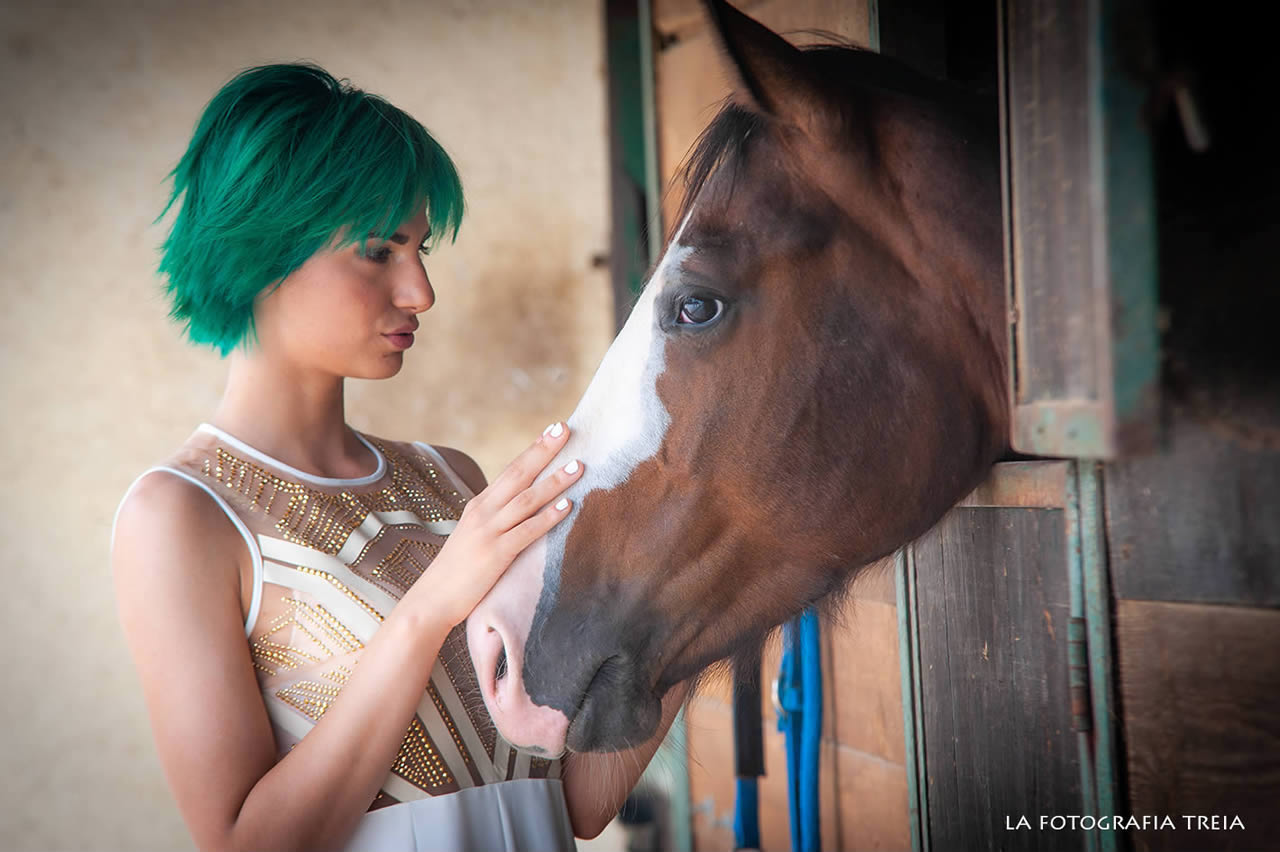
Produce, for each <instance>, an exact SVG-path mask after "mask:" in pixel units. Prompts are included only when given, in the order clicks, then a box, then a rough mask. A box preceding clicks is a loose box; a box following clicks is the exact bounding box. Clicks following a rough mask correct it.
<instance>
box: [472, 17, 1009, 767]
mask: <svg viewBox="0 0 1280 852" xmlns="http://www.w3.org/2000/svg"><path fill="white" fill-rule="evenodd" d="M710 8H711V12H712V18H713V19H714V21H715V24H716V29H717V31H718V33H719V35H720V38H721V41H722V44H723V46H724V48H725V53H726V54H727V56H728V57H729V60H730V62H731V64H732V65H733V67H734V69H735V70H736V73H737V76H738V79H739V81H740V83H741V86H740V92H739V93H738V95H737V96H736V97H735V98H734V100H733V101H732V102H731V103H730V104H729V105H727V106H726V107H724V108H723V109H722V110H721V112H720V114H719V115H718V116H717V117H716V119H715V120H714V121H713V122H712V124H711V125H710V126H709V127H708V128H707V130H706V131H705V132H704V134H703V136H702V137H701V139H700V140H699V142H698V144H697V146H696V148H695V149H694V150H693V152H692V153H691V155H690V159H689V164H688V166H687V169H686V180H687V185H688V191H687V195H686V200H685V203H684V210H683V211H682V212H681V215H680V218H679V221H678V223H677V226H676V229H675V233H674V234H673V235H672V237H671V239H670V241H669V243H668V245H667V248H666V251H665V254H664V256H663V257H662V259H661V261H660V262H659V263H658V265H657V267H656V269H655V270H654V272H653V274H652V276H651V277H650V280H649V282H648V284H647V285H646V287H645V289H644V292H643V294H642V295H641V296H640V298H639V301H638V303H637V304H636V306H635V308H634V310H633V311H632V313H631V315H630V318H629V319H628V321H627V323H626V325H625V326H624V327H623V329H622V331H621V332H620V334H619V335H618V338H617V340H616V341H615V342H614V344H613V346H612V347H611V348H610V350H609V352H608V353H607V355H606V356H605V359H604V361H603V363H602V364H601V366H600V369H599V371H598V372H597V374H596V376H595V378H594V379H593V380H592V383H591V385H590V386H589V388H588V389H587V392H586V394H585V395H584V397H583V399H582V401H581V403H580V404H579V406H578V408H577V410H576V411H575V412H574V414H573V416H572V417H571V418H570V420H569V423H570V425H571V426H572V427H573V429H574V436H573V438H572V439H571V441H570V443H569V445H568V446H567V447H566V449H565V450H564V453H563V456H562V457H563V458H564V459H566V460H567V458H569V457H576V458H581V459H583V460H584V461H585V463H586V473H585V475H584V477H583V479H582V480H581V481H580V482H579V483H577V484H576V485H575V486H574V490H573V491H572V492H571V493H570V496H572V497H573V498H574V499H575V508H574V510H573V512H572V514H571V516H570V517H569V518H568V519H567V520H565V521H563V522H562V523H561V524H560V525H559V526H558V527H556V528H555V529H554V530H553V531H552V532H551V534H549V535H548V536H547V537H546V538H544V539H543V540H541V541H539V542H537V543H536V544H535V545H533V546H532V547H530V548H529V549H528V550H527V551H526V552H525V553H524V554H522V555H521V557H520V558H519V559H518V560H517V562H516V563H515V565H513V566H512V568H511V570H510V571H509V572H508V573H507V574H506V575H505V576H504V577H503V578H502V579H501V580H500V581H499V583H498V584H497V585H496V586H495V587H494V589H493V590H492V592H491V593H490V594H489V595H488V597H486V598H485V600H484V601H482V602H481V604H480V606H479V607H478V608H477V609H476V610H475V612H474V613H473V614H472V616H471V618H470V619H469V620H468V638H469V641H470V647H471V654H472V659H473V661H474V663H475V667H476V671H477V674H478V675H479V678H480V683H481V689H482V692H483V694H484V698H485V701H486V703H487V704H488V707H489V711H490V713H491V714H492V716H493V718H494V720H495V722H496V723H497V725H498V728H499V730H500V731H501V732H502V733H503V735H504V736H505V737H506V738H507V739H508V740H510V741H511V742H512V743H513V744H515V745H517V746H518V747H523V748H526V749H529V750H533V751H537V752H545V753H553V754H554V753H559V752H561V751H562V750H564V748H565V747H566V746H567V747H569V748H571V749H573V750H579V751H584V750H606V751H607V750H615V749H620V748H624V747H627V746H629V745H633V744H636V743H638V742H641V741H643V740H645V739H646V738H648V737H649V736H651V735H652V733H653V731H654V728H655V726H656V724H657V721H658V718H659V706H660V699H661V697H662V696H663V695H664V694H665V692H666V691H667V690H668V689H669V688H670V687H672V686H673V685H674V684H676V683H678V682H680V681H682V680H684V679H686V678H689V677H691V676H693V675H696V674H697V673H698V672H700V671H701V670H703V669H704V668H706V667H707V666H708V665H710V664H711V663H713V662H715V661H717V660H720V659H722V658H724V657H726V656H727V655H729V654H731V653H733V652H734V651H735V649H737V648H740V647H742V646H743V645H744V644H746V643H751V642H756V641H759V640H760V639H761V638H763V636H764V635H765V634H767V633H768V631H770V630H771V629H772V628H774V627H775V626H777V625H778V624H780V623H781V622H782V621H784V620H786V619H787V618H788V617H790V616H793V615H795V614H796V613H798V612H799V611H800V610H802V609H803V608H804V607H806V606H808V605H810V604H812V603H814V602H815V601H818V600H819V599H820V598H822V597H823V596H825V595H827V594H828V593H829V592H831V591H833V590H835V589H837V588H839V587H841V586H842V585H843V584H845V583H846V582H847V581H848V580H849V579H850V578H851V577H852V575H853V574H854V573H855V572H856V570H857V569H858V568H859V567H860V566H863V565H865V564H867V563H868V562H871V561H873V560H876V559H878V558H880V557H882V556H884V555H886V554H888V553H891V552H892V551H893V550H894V549H896V548H897V547H899V546H900V545H902V544H903V543H905V542H907V541H909V540H911V539H912V538H914V537H916V536H918V535H920V534H921V533H923V532H924V531H925V530H927V529H928V528H929V527H930V526H931V525H932V524H933V523H934V522H936V521H937V520H938V518H939V517H941V515H942V514H943V513H944V512H945V511H946V510H947V509H948V508H949V507H950V506H951V505H952V504H954V503H955V502H956V501H957V500H958V499H959V498H961V497H962V496H964V495H965V493H967V492H968V491H969V490H970V489H972V488H973V487H974V486H975V485H976V484H977V483H978V482H979V481H980V480H981V479H982V477H983V476H984V474H985V473H986V471H987V469H988V468H989V467H990V465H991V463H992V462H993V461H994V460H995V459H996V458H997V457H998V456H999V454H1000V453H1001V452H1002V450H1003V449H1004V447H1005V435H1006V433H1007V421H1008V414H1007V400H1006V377H1005V369H1006V368H1005V351H1004V350H1005V334H1006V332H1005V318H1004V300H1003V295H1002V267H1001V239H1000V233H1001V231H1000V179H999V172H998V168H997V164H998V163H997V149H996V145H995V126H994V125H995V122H994V121H993V116H991V115H990V114H989V113H988V112H985V111H983V110H980V109H974V108H972V107H971V106H970V105H969V101H968V100H967V99H966V98H965V97H963V96H961V95H959V94H958V93H956V92H953V91H951V90H949V89H948V88H946V87H945V86H943V85H942V84H938V83H935V82H933V81H929V80H926V79H923V78H921V77H919V76H917V75H915V74H913V73H912V72H910V71H908V70H907V69H905V68H903V67H901V66H899V65H898V64H896V63H895V62H893V61H892V60H889V59H887V58H884V57H881V56H878V55H876V54H873V53H868V52H864V51H860V50H855V49H852V48H833V47H824V48H816V49H806V50H800V49H797V48H794V47H792V46H791V45H790V44H789V43H787V42H786V41H785V40H783V39H782V38H780V37H779V36H777V35H775V34H774V33H772V32H770V31H769V30H768V29H766V28H764V27H763V26H761V25H760V24H758V23H757V22H755V21H754V20H752V19H750V18H748V17H747V16H745V15H743V14H741V13H740V12H737V11H736V10H734V9H732V8H731V7H729V6H727V5H726V4H724V3H721V2H715V3H712V4H711V7H710ZM503 660H510V661H511V665H509V666H505V665H502V661H503Z"/></svg>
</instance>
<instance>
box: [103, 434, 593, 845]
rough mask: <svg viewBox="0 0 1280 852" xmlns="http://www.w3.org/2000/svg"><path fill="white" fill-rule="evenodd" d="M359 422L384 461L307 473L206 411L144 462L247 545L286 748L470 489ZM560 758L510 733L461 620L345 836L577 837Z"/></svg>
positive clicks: (273, 705) (260, 669) (360, 839)
mask: <svg viewBox="0 0 1280 852" xmlns="http://www.w3.org/2000/svg"><path fill="white" fill-rule="evenodd" d="M356 434H357V436H358V437H359V438H360V440H361V441H362V442H364V444H365V445H366V446H368V447H369V449H370V450H371V451H372V452H373V454H374V456H375V457H376V458H377V468H376V469H375V470H374V471H373V473H371V474H369V475H367V476H364V477H360V478H357V479H329V478H324V477H317V476H313V475H310V474H307V473H305V472H303V471H300V470H297V469H294V468H291V467H289V466H288V465H285V464H284V463H282V462H279V461H277V460H275V459H272V458H271V457H269V456H267V455H265V454H263V453H261V452H259V451H257V450H255V449H253V448H252V447H250V446H248V445H246V444H244V443H243V442H241V441H239V440H237V439H236V438H234V437H233V436H231V435H228V434H226V433H225V432H223V431H221V430H219V429H217V428H215V427H213V426H210V425H208V424H202V425H201V426H200V427H199V428H198V429H197V430H196V432H195V433H194V434H193V435H192V436H191V437H190V438H189V439H188V440H187V442H186V443H185V444H184V445H183V446H182V448H181V449H180V450H179V451H178V453H177V454H176V455H175V456H173V457H172V458H171V459H170V460H169V461H168V463H166V464H165V465H162V466H160V467H156V468H152V469H151V470H148V471H147V472H146V473H144V474H143V476H147V475H156V474H155V473H154V472H155V471H166V472H167V473H168V474H169V475H176V476H179V477H182V478H183V479H185V480H187V481H189V482H191V483H193V484H194V485H196V486H198V487H199V488H201V489H203V490H204V491H205V492H206V493H208V494H209V495H210V497H211V498H212V499H213V500H214V501H215V502H216V503H217V504H218V505H219V506H220V507H221V508H222V510H223V511H224V512H226V514H227V516H228V517H229V518H230V519H231V521H232V522H233V523H234V524H235V526H236V528H237V529H238V530H239V531H240V534H241V535H242V536H243V538H244V540H245V542H246V544H247V546H248V548H249V553H250V556H251V557H252V560H253V567H254V583H253V598H252V605H251V606H250V609H249V613H248V617H247V619H246V624H245V632H246V636H247V637H248V642H249V648H250V652H251V655H252V659H253V665H254V668H255V670H256V672H257V676H258V684H259V686H260V687H261V690H262V699H263V702H264V703H265V704H266V708H267V713H268V715H269V716H270V718H271V723H272V727H273V729H274V731H275V736H276V746H277V750H278V753H279V755H280V756H281V757H283V755H284V754H286V753H287V752H288V751H289V749H290V748H291V747H292V746H293V745H294V744H295V743H296V742H298V741H299V740H300V739H302V738H303V737H304V736H306V734H307V732H308V731H309V730H311V728H312V726H314V725H315V723H316V721H317V720H319V718H320V717H321V716H323V715H324V713H325V710H327V709H328V707H329V704H330V702H332V701H333V700H334V698H336V697H337V696H338V694H339V693H341V691H342V688H343V685H344V684H345V683H346V681H347V678H348V677H350V675H351V670H352V667H353V666H355V665H356V664H357V662H358V660H359V658H360V653H361V650H362V649H363V648H364V645H365V643H367V642H368V641H369V638H370V637H371V636H372V635H373V634H374V631H376V630H377V629H378V625H379V624H380V623H381V622H382V620H383V619H384V618H385V617H386V616H387V614H388V613H389V612H390V611H391V609H392V608H393V607H394V606H395V604H396V602H397V601H398V600H399V599H400V597H401V595H403V594H404V592H405V591H407V590H408V588H409V586H410V585H412V583H413V581H414V580H415V579H417V577H418V576H419V575H420V574H421V573H422V571H423V570H424V569H425V568H426V566H427V565H429V564H430V562H431V560H432V559H433V558H434V557H435V555H436V554H437V553H438V552H439V551H440V548H441V547H442V546H443V544H444V541H445V538H446V536H448V534H449V533H450V532H451V531H452V530H453V528H454V526H455V525H456V523H457V519H458V517H459V516H460V515H461V513H462V507H463V506H464V505H465V504H466V501H467V499H469V497H470V496H471V492H470V491H469V490H468V489H467V487H466V485H465V484H464V483H463V482H462V480H461V479H460V478H459V477H458V476H457V475H456V474H455V473H454V471H453V470H452V469H451V468H450V467H449V465H448V464H447V463H446V462H445V461H444V459H443V458H442V457H441V456H440V455H439V453H437V452H436V451H435V450H434V449H433V448H432V447H430V446H429V445H427V444H422V443H415V444H405V443H397V442H392V441H384V440H381V439H378V438H373V437H370V436H365V435H360V434H359V433H356ZM141 478H142V477H139V479H141ZM126 496H127V495H126ZM560 769H561V766H560V762H559V761H552V760H544V759H541V758H538V757H532V756H530V755H527V754H524V753H521V752H518V751H516V749H514V748H513V747H512V746H511V745H510V744H509V743H507V742H506V741H505V740H504V739H503V738H502V736H501V735H499V734H498V732H497V730H496V728H495V727H494V725H493V722H492V720H491V719H490V718H489V716H488V714H487V713H486V712H485V710H484V704H483V702H482V701H481V700H480V698H479V692H478V690H477V685H476V678H475V672H474V670H473V668H472V666H471V658H470V655H469V654H468V652H467V641H466V635H465V631H464V630H463V628H462V626H459V627H457V628H455V629H454V630H453V631H452V632H451V633H450V634H449V637H448V638H447V639H446V640H445V643H444V646H443V647H442V648H441V650H440V654H439V656H438V657H437V659H436V663H435V667H434V669H433V670H432V672H431V681H430V684H429V685H428V687H427V690H426V692H425V693H424V694H423V696H422V700H421V702H420V703H419V704H418V708H417V712H416V713H415V715H414V718H413V720H412V721H411V723H410V725H409V728H408V730H407V731H406V732H405V736H404V741H403V743H402V744H401V747H400V752H399V754H398V756H397V757H396V759H395V762H394V764H393V765H392V767H391V771H390V772H389V773H388V775H387V778H386V781H384V782H383V785H382V789H381V791H380V792H379V793H378V796H377V798H376V799H375V800H374V801H373V803H372V804H371V806H370V809H369V812H368V813H367V814H365V816H364V817H363V818H362V819H361V822H360V824H359V826H358V828H357V829H356V832H355V835H354V836H353V837H352V838H351V840H350V841H349V843H348V848H349V849H353V850H356V849H358V850H370V852H372V850H381V849H386V850H397V852H408V850H415V852H416V850H450V852H463V850H484V852H503V850H513V851H514V850H559V849H573V848H574V840H573V831H572V828H571V826H570V824H569V818H568V811H567V809H566V806H565V800H564V791H563V785H562V783H561V781H560Z"/></svg>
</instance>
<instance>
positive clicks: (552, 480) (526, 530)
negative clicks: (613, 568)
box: [413, 423, 582, 626]
mask: <svg viewBox="0 0 1280 852" xmlns="http://www.w3.org/2000/svg"><path fill="white" fill-rule="evenodd" d="M568 437H569V428H568V427H567V426H565V425H564V424H563V423H553V424H552V425H550V426H548V427H547V428H546V430H544V431H543V433H542V435H541V437H539V438H538V440H536V441H534V443H533V446H531V447H529V448H528V449H527V450H525V451H524V452H523V453H521V454H520V455H519V456H517V457H516V459H515V460H514V461H512V462H511V464H509V465H507V468H506V470H504V471H502V473H501V474H499V475H498V478H497V479H495V480H494V481H493V482H492V483H490V485H489V487H488V488H485V489H484V490H483V491H481V492H480V493H479V494H477V495H476V496H475V497H473V498H472V499H471V501H470V502H469V503H467V505H466V508H464V509H463V510H462V517H461V518H460V519H459V520H458V526H457V527H456V528H455V529H454V531H453V532H452V533H451V534H450V535H449V541H448V542H447V543H446V544H445V546H444V547H443V548H441V550H440V553H438V554H437V555H436V558H435V559H434V560H432V562H431V565H429V566H428V567H427V570H426V571H424V572H423V574H422V576H421V577H419V578H418V580H417V582H416V583H414V586H413V588H414V589H418V588H419V587H422V588H423V590H424V591H423V592H422V593H425V594H427V595H429V596H430V598H431V603H430V607H431V610H432V613H433V615H437V616H438V617H440V618H442V619H445V620H447V621H448V623H449V625H450V626H452V625H455V624H459V623H461V622H462V621H463V620H465V619H466V617H467V616H468V615H470V614H471V610H473V609H475V606H476V604H478V603H479V602H480V600H481V598H483V597H484V596H485V595H486V594H487V593H488V591H489V589H491V588H492V587H493V584H494V583H496V582H498V578H499V577H501V576H502V574H503V572H505V571H506V570H507V568H509V567H510V566H511V563H512V562H514V561H515V558H516V557H517V556H519V555H520V553H521V551H523V550H524V549H525V548H526V547H528V546H529V545H530V544H532V543H533V542H535V541H537V540H538V539H539V538H540V537H542V536H543V535H545V534H546V533H547V531H548V530H550V529H551V528H552V527H554V526H555V525H556V524H558V523H559V522H560V521H561V520H563V519H564V518H565V517H567V516H568V514H569V509H570V508H571V506H572V503H571V502H570V501H569V500H568V499H567V498H562V497H560V495H561V494H562V493H563V492H564V490H565V489H566V488H568V487H569V486H570V485H572V484H573V483H574V482H576V481H577V479H578V477H580V476H582V464H581V463H580V462H578V461H571V462H569V463H568V465H566V466H564V467H561V468H559V469H558V470H556V471H555V472H554V473H552V474H551V475H550V476H547V477H546V478H544V479H542V480H541V481H539V482H536V483H535V482H534V480H535V479H537V477H538V475H539V474H540V473H542V471H543V469H544V468H546V466H547V464H548V463H549V462H550V461H551V460H552V459H553V458H555V457H556V454H557V453H559V452H560V450H561V449H562V448H563V447H564V444H565V441H566V440H568ZM557 498H560V499H557Z"/></svg>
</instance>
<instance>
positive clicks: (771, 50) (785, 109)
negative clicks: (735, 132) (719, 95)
mask: <svg viewBox="0 0 1280 852" xmlns="http://www.w3.org/2000/svg"><path fill="white" fill-rule="evenodd" d="M703 5H705V6H706V8H707V13H708V14H709V15H710V16H711V23H712V26H713V27H714V29H715V31H716V35H717V37H718V39H717V40H718V41H719V42H720V46H721V47H722V48H723V49H724V53H725V54H726V55H727V56H728V58H729V63H730V64H731V65H732V66H733V69H734V71H735V72H736V77H737V80H738V84H739V85H738V91H737V92H735V95H734V96H735V99H736V100H738V101H739V102H740V103H742V105H743V106H745V107H748V108H750V109H753V110H755V111H757V112H762V113H765V114H767V115H771V116H773V117H774V118H777V119H779V120H781V121H785V122H787V123H788V124H793V125H796V126H798V127H804V128H807V127H808V126H809V125H810V123H811V122H812V120H813V118H814V117H815V115H816V114H817V113H818V112H819V108H818V101H819V94H818V87H817V85H816V82H815V81H814V80H813V79H812V77H811V72H809V70H808V68H807V66H806V64H805V61H804V56H803V54H802V53H801V52H800V50H799V48H797V47H795V46H794V45H792V44H791V43H790V42H789V41H787V40H786V39H784V38H783V37H782V36H780V35H778V34H777V33H775V32H774V31H773V30H771V29H769V28H768V27H766V26H765V25H764V24H761V23H760V22H759V21H757V20H755V19H754V18H752V17H750V16H748V15H745V14H743V13H742V12H739V11H738V10H737V9H735V8H734V7H732V6H730V5H729V4H728V3H726V2H724V0H704V3H703Z"/></svg>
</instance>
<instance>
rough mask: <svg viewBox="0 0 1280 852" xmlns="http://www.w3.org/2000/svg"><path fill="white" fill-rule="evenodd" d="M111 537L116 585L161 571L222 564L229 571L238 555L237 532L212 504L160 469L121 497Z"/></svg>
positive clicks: (200, 492) (197, 489)
mask: <svg viewBox="0 0 1280 852" xmlns="http://www.w3.org/2000/svg"><path fill="white" fill-rule="evenodd" d="M112 533H113V534H112V560H111V561H112V568H113V571H114V572H115V574H116V575H117V579H118V580H119V579H121V577H120V575H121V573H122V572H123V573H124V574H125V575H126V576H127V575H128V574H130V573H131V572H135V571H138V572H142V573H144V574H151V573H152V572H153V571H154V570H155V569H156V568H157V567H159V566H162V565H187V566H190V565H192V564H193V563H203V564H211V563H218V562H221V563H224V564H227V565H229V566H231V567H232V568H234V567H235V566H236V565H237V557H238V552H239V551H240V550H242V549H243V543H242V542H241V541H240V538H241V537H240V534H239V532H238V530H237V529H236V528H235V526H234V525H233V523H232V522H231V520H230V519H229V518H228V517H227V516H226V513H225V512H224V511H223V510H222V508H221V507H220V506H219V505H218V504H217V503H216V502H215V501H214V500H213V498H212V497H210V495H209V494H207V493H205V492H204V490H203V489H202V488H200V487H199V486H197V485H195V484H194V483H192V482H189V481H188V480H186V479H184V478H183V477H181V476H178V475H175V474H173V473H171V472H169V471H168V470H166V469H163V468H160V469H153V470H151V471H148V472H147V473H145V474H144V475H143V476H142V477H140V478H139V479H138V480H137V481H136V482H135V483H134V484H133V486H132V487H131V488H130V489H129V491H128V492H127V493H126V494H125V496H124V498H123V500H122V501H121V503H120V508H119V510H118V511H117V513H116V519H115V526H114V528H113V531H112ZM183 573H186V572H185V571H184V572H183ZM231 576H233V577H234V576H235V575H234V573H231Z"/></svg>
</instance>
